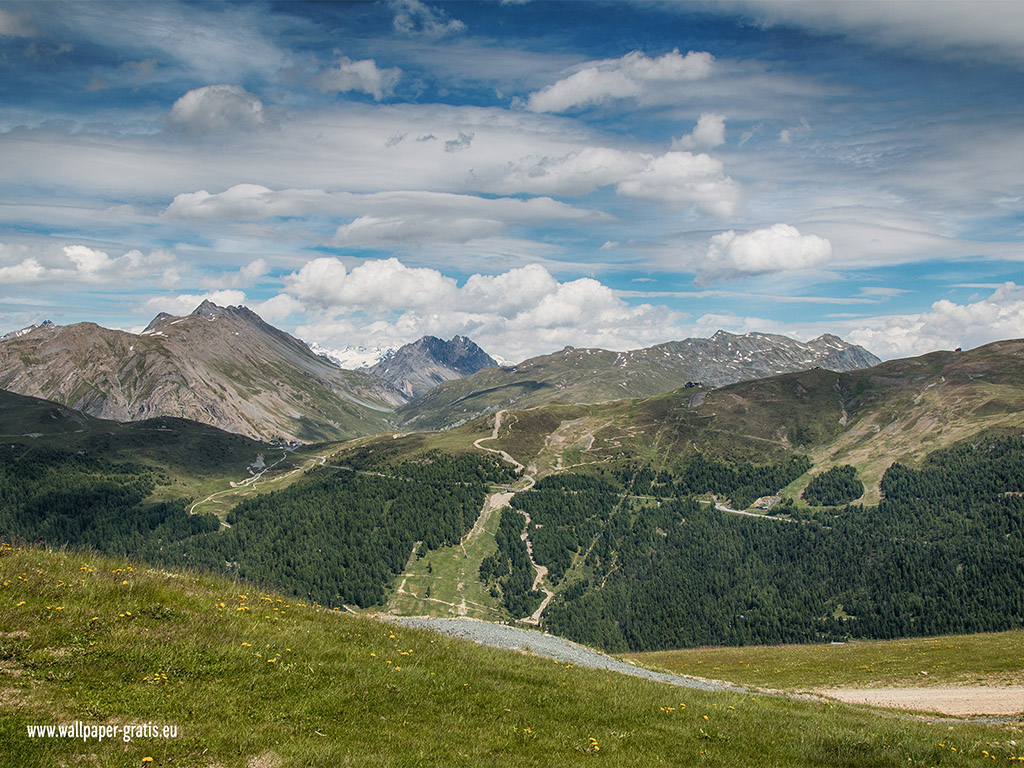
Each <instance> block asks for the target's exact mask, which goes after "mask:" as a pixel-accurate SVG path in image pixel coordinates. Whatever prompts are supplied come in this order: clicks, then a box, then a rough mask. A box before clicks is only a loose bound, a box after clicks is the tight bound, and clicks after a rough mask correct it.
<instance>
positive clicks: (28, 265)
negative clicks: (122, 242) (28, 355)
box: [0, 243, 176, 285]
mask: <svg viewBox="0 0 1024 768" xmlns="http://www.w3.org/2000/svg"><path fill="white" fill-rule="evenodd" d="M175 263H176V259H175V257H174V255H173V254H171V253H168V252H167V251H162V250H160V249H157V250H154V251H152V252H151V253H149V254H148V255H147V254H143V253H142V251H139V250H131V251H128V252H127V253H125V254H123V255H122V256H118V257H117V258H112V257H111V256H110V255H109V254H108V253H106V252H105V251H101V250H98V249H96V248H90V247H89V246H86V245H66V246H63V247H61V248H60V249H59V251H58V252H45V253H32V254H29V249H28V248H26V247H25V246H21V245H15V246H11V245H6V244H4V243H0V281H3V282H4V283H7V284H18V283H36V282H41V281H49V282H78V283H89V284H103V285H118V284H123V283H125V282H126V281H127V280H137V279H142V278H150V277H158V276H160V275H162V274H163V273H165V272H167V271H168V270H172V269H173V268H174V266H175Z"/></svg>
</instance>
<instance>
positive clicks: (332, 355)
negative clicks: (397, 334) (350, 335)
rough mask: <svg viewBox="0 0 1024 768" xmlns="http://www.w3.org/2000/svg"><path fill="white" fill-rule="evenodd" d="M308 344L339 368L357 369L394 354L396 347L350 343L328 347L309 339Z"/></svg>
mask: <svg viewBox="0 0 1024 768" xmlns="http://www.w3.org/2000/svg"><path fill="white" fill-rule="evenodd" d="M306 346H307V347H309V349H310V351H311V352H312V353H313V354H315V355H320V356H321V357H326V358H327V359H328V360H330V361H331V362H332V363H334V364H335V365H336V366H338V367H339V368H346V369H348V370H350V371H355V370H358V369H360V368H369V367H370V366H371V365H376V364H377V363H379V362H381V361H382V360H387V359H388V358H389V357H391V355H393V354H394V352H395V348H394V347H362V346H353V345H349V346H347V347H345V348H344V349H327V348H326V347H322V346H320V345H319V344H317V343H316V342H315V341H307V342H306Z"/></svg>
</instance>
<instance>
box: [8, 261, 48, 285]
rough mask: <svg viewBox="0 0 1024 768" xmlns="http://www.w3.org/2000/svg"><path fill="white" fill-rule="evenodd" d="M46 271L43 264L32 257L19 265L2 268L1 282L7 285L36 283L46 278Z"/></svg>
mask: <svg viewBox="0 0 1024 768" xmlns="http://www.w3.org/2000/svg"><path fill="white" fill-rule="evenodd" d="M46 271H47V270H46V268H45V267H44V266H43V265H42V264H40V263H39V262H38V261H37V260H36V259H33V258H31V257H30V258H27V259H22V261H20V262H19V263H17V264H9V265H7V266H3V267H0V282H2V283H3V284H5V285H17V284H21V283H35V282H38V281H40V280H42V279H43V278H44V277H45V275H46Z"/></svg>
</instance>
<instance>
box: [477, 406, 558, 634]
mask: <svg viewBox="0 0 1024 768" xmlns="http://www.w3.org/2000/svg"><path fill="white" fill-rule="evenodd" d="M504 416H505V411H504V410H501V411H498V412H497V413H496V414H494V429H493V430H492V431H491V435H490V437H481V438H479V439H477V440H474V441H473V446H474V447H476V448H479V449H480V450H481V451H488V452H489V453H496V454H498V455H499V456H501V458H503V459H504V460H505V461H507V462H509V463H510V464H512V465H513V466H514V467H516V468H517V469H518V470H519V471H520V472H522V473H523V475H522V477H521V479H522V480H525V481H526V484H525V485H524V486H523V487H522V488H519V489H518V490H516V491H506V492H503V493H495V494H493V495H492V496H491V497H490V498H488V500H487V504H490V505H492V506H491V508H490V509H492V510H495V509H499V508H500V507H507V506H511V502H512V497H513V496H515V495H516V493H518V491H528V490H529V489H531V488H533V486H534V485H535V483H536V480H535V479H534V477H533V475H530V474H526V467H524V466H523V465H522V464H520V463H519V462H518V461H516V460H515V459H513V458H512V457H511V456H510V455H509V454H508V453H506V452H505V451H502V450H498V449H495V448H485V447H484V446H482V445H480V443H482V442H483V441H484V440H497V439H498V430H499V429H501V420H502V419H503V418H504ZM487 504H485V506H484V513H483V514H481V515H480V517H479V518H478V519H477V525H474V526H473V531H470V533H469V535H470V536H473V532H474V531H476V530H477V527H478V526H480V525H481V521H482V520H484V519H485V518H486V517H487V512H488V506H487ZM516 511H517V512H519V514H521V515H522V516H523V517H525V518H526V528H525V529H524V530H523V533H522V535H521V536H520V538H521V539H522V540H523V541H524V542H526V552H527V554H528V555H529V556H530V565H531V566H533V570H534V572H535V573H536V575H535V576H534V579H533V589H540V591H541V592H543V593H544V599H543V600H542V601H541V604H540V605H539V606H537V610H535V611H534V612H533V614H532V615H530V616H528V617H526V618H523V619H519V620H518V621H519V622H520V623H522V624H533V625H534V626H537V625H539V624H540V617H541V616H542V615H543V613H544V610H545V609H546V608H547V607H548V603H550V602H551V598H553V597H554V596H555V593H554V592H552V591H551V590H550V589H548V588H547V586H546V585H545V584H544V578H545V577H546V576H547V575H548V569H547V567H546V566H543V565H538V564H537V561H536V560H534V559H533V542H532V541H530V516H529V515H528V514H527V513H526V512H523V511H522V510H516Z"/></svg>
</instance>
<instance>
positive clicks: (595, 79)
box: [526, 49, 714, 112]
mask: <svg viewBox="0 0 1024 768" xmlns="http://www.w3.org/2000/svg"><path fill="white" fill-rule="evenodd" d="M713 62H714V57H713V56H712V55H711V54H710V53H707V52H696V51H690V52H689V53H687V54H686V55H685V56H683V55H680V53H679V50H678V49H676V50H673V51H671V52H669V53H666V54H664V55H662V56H659V57H658V58H651V57H649V56H647V55H646V54H644V53H643V52H641V51H632V52H630V53H627V54H626V55H625V56H623V57H621V58H618V59H604V60H602V61H594V62H588V63H587V64H584V65H583V66H582V67H580V68H579V69H578V70H577V71H576V72H574V73H573V74H571V75H569V76H568V77H565V78H563V79H562V80H559V81H558V82H556V83H553V84H552V85H549V86H547V87H546V88H542V89H541V90H539V91H536V92H534V93H531V94H530V96H529V98H528V99H527V102H526V108H527V109H529V110H530V111H531V112H565V111H567V110H570V109H573V108H576V107H586V106H591V105H594V104H601V103H603V102H606V101H609V100H612V99H625V98H640V97H642V96H645V95H647V94H650V93H651V89H652V87H655V88H656V87H657V86H659V85H661V84H663V83H666V82H688V81H694V80H702V79H704V78H706V77H708V76H709V75H710V74H711V69H712V64H713Z"/></svg>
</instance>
